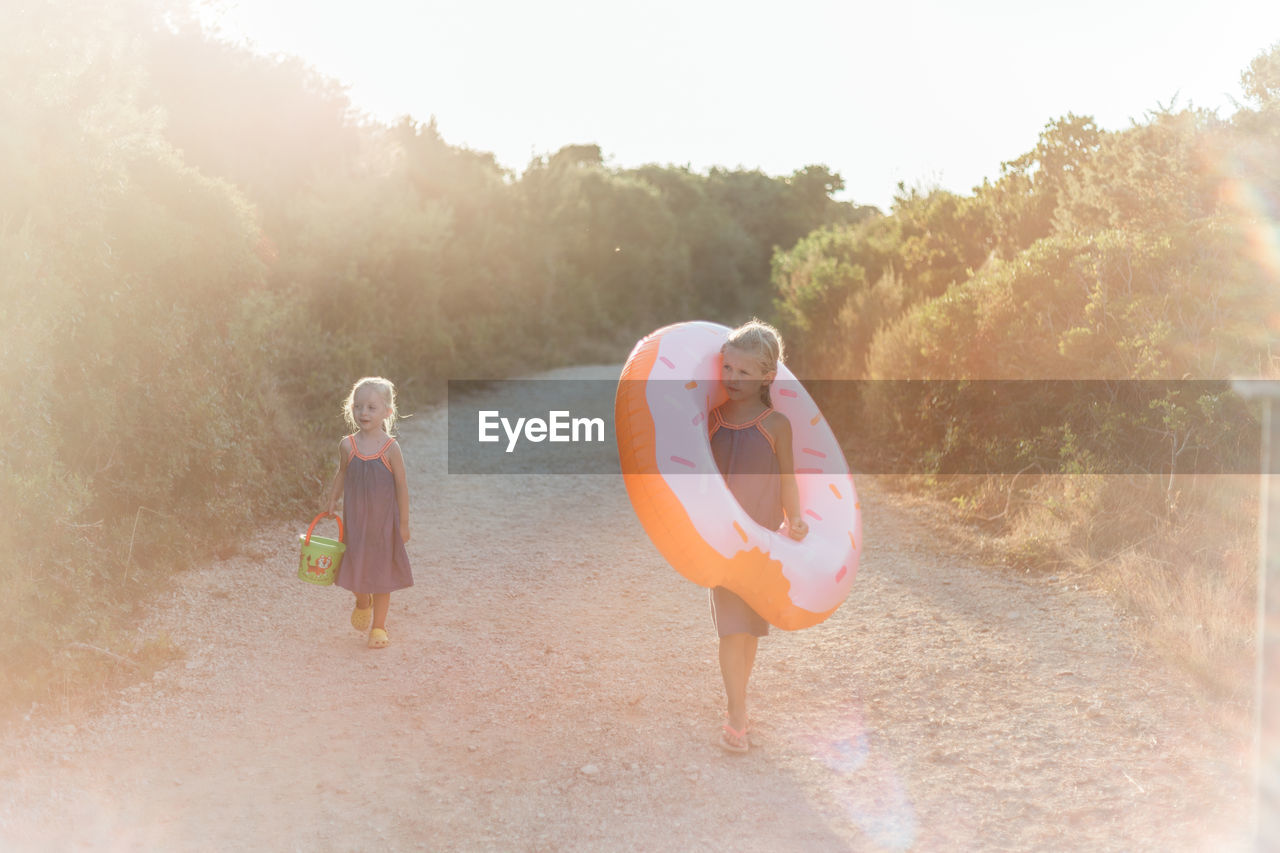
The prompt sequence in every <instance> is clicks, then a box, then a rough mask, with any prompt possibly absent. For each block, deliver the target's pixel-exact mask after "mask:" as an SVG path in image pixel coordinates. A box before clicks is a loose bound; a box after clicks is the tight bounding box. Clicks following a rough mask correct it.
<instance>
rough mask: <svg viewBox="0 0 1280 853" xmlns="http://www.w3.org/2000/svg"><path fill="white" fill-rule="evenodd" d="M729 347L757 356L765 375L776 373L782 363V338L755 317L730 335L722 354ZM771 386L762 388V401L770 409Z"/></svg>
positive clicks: (771, 402) (767, 384) (721, 350)
mask: <svg viewBox="0 0 1280 853" xmlns="http://www.w3.org/2000/svg"><path fill="white" fill-rule="evenodd" d="M728 347H733V348H734V349H737V350H742V351H743V352H745V353H747V354H748V355H752V356H755V358H756V359H758V360H759V362H760V367H761V368H762V369H763V371H764V372H765V373H772V372H774V371H776V370H777V369H778V363H779V362H780V361H782V336H781V335H779V334H778V330H777V329H775V328H774V327H773V326H770V325H769V324H768V323H765V322H763V321H762V320H757V319H756V318H754V317H752V318H751V319H750V320H749V321H747V322H746V323H743V324H742V325H741V326H739V327H738V328H736V329H734V330H733V331H732V332H730V333H729V338H728V340H726V341H725V342H724V344H723V345H722V346H721V347H720V352H721V354H723V353H724V351H725V349H726V348H728ZM771 384H773V383H771V382H766V383H765V384H764V385H761V386H760V400H761V402H763V403H764V404H765V405H766V406H770V407H772V406H773V398H772V397H770V396H769V386H770V385H771Z"/></svg>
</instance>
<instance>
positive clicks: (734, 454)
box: [708, 408, 784, 637]
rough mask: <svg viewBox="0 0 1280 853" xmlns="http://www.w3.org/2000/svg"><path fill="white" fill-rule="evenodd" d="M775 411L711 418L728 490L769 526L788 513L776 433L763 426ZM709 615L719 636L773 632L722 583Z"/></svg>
mask: <svg viewBox="0 0 1280 853" xmlns="http://www.w3.org/2000/svg"><path fill="white" fill-rule="evenodd" d="M772 412H773V409H772V408H768V409H765V410H764V411H763V412H761V413H760V414H759V415H757V416H756V417H754V418H752V419H751V420H750V421H748V422H747V423H745V424H731V423H729V422H728V421H726V420H725V419H724V415H723V413H722V412H721V411H720V409H719V408H715V409H712V410H711V416H710V418H709V421H708V424H709V427H708V428H709V431H710V434H711V454H712V455H713V456H714V457H715V460H716V467H717V468H719V469H720V474H721V475H722V476H723V477H724V479H725V483H726V484H727V485H728V487H729V491H730V492H731V493H732V494H733V496H734V497H735V498H736V499H737V501H738V503H739V504H741V506H742V508H743V509H744V510H746V512H747V515H749V516H751V519H752V520H753V521H755V522H756V524H759V525H760V526H761V527H764V528H766V529H768V530H776V529H777V528H778V527H779V525H781V524H782V520H783V518H784V515H783V512H782V482H781V478H780V477H779V476H778V474H779V471H778V454H777V453H776V452H775V451H774V443H773V436H772V435H770V434H769V431H768V430H766V429H765V428H764V420H765V418H767V417H768V416H769V415H770V414H771V413H772ZM711 620H712V622H713V623H714V624H715V627H716V633H717V634H719V635H720V636H721V637H727V636H729V635H731V634H750V635H752V636H755V637H763V636H765V635H766V634H768V633H769V623H768V622H766V621H765V620H764V618H763V617H762V616H760V615H759V614H758V613H756V612H755V611H754V610H752V609H751V606H750V605H748V604H747V603H746V602H745V601H743V600H742V598H741V597H740V596H739V595H738V594H737V593H735V592H732V591H730V590H727V589H725V588H724V587H721V586H718V587H716V588H715V589H713V590H711Z"/></svg>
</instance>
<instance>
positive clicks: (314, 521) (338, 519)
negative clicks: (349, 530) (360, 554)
mask: <svg viewBox="0 0 1280 853" xmlns="http://www.w3.org/2000/svg"><path fill="white" fill-rule="evenodd" d="M328 515H331V516H333V520H334V521H336V522H338V541H339V542H342V541H344V540H343V538H342V517H341V516H339V515H338V514H337V513H336V512H322V513H320V514H319V515H317V516H316V517H315V518H313V519H311V526H310V527H308V528H307V544H308V545H310V544H311V531H313V530H315V529H316V525H317V524H319V523H320V519H322V518H324V517H325V516H328Z"/></svg>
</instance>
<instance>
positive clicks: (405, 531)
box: [400, 524, 409, 542]
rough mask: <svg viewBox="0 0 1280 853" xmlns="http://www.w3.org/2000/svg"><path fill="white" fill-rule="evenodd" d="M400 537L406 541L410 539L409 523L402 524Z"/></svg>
mask: <svg viewBox="0 0 1280 853" xmlns="http://www.w3.org/2000/svg"><path fill="white" fill-rule="evenodd" d="M400 538H401V539H403V540H404V541H405V542H408V541H409V525H408V524H402V525H400Z"/></svg>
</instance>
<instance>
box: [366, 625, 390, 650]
mask: <svg viewBox="0 0 1280 853" xmlns="http://www.w3.org/2000/svg"><path fill="white" fill-rule="evenodd" d="M389 645H391V638H390V637H389V636H387V629H386V628H374V629H373V630H372V631H370V632H369V648H371V649H385V648H386V647H387V646H389Z"/></svg>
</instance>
